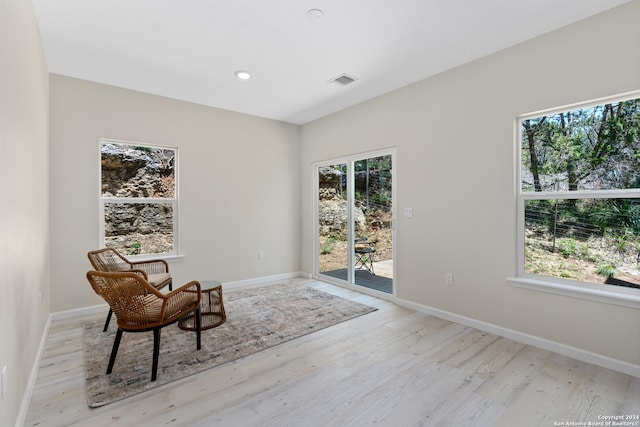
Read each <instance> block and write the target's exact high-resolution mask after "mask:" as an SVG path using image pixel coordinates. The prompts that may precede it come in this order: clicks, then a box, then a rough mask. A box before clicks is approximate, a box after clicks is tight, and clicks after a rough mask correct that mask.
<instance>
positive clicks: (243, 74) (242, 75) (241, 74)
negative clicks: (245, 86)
mask: <svg viewBox="0 0 640 427" xmlns="http://www.w3.org/2000/svg"><path fill="white" fill-rule="evenodd" d="M235 74H236V77H237V78H239V79H240V80H249V79H250V78H251V74H249V72H248V71H243V70H238V71H236V72H235Z"/></svg>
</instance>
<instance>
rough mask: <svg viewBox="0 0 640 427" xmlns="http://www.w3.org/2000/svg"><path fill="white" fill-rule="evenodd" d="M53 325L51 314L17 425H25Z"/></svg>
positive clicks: (19, 412)
mask: <svg viewBox="0 0 640 427" xmlns="http://www.w3.org/2000/svg"><path fill="white" fill-rule="evenodd" d="M50 326H51V316H49V317H48V318H47V323H46V324H45V325H44V330H43V331H42V336H41V337H40V345H38V351H37V352H36V357H35V359H34V362H33V366H32V367H31V373H29V381H27V387H26V388H25V391H24V395H23V396H22V402H20V410H19V411H18V417H17V418H16V424H15V426H16V427H21V426H23V425H24V420H25V419H26V418H27V411H28V410H29V403H30V402H31V395H32V394H33V389H34V388H35V387H36V381H37V380H38V371H39V370H40V359H42V352H43V351H44V346H45V344H46V342H47V336H49V327H50Z"/></svg>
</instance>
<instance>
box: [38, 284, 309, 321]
mask: <svg viewBox="0 0 640 427" xmlns="http://www.w3.org/2000/svg"><path fill="white" fill-rule="evenodd" d="M299 277H304V278H311V276H310V275H309V274H307V273H303V272H293V273H285V274H277V275H274V276H265V277H257V278H255V279H247V280H239V281H236V282H224V283H223V284H222V285H223V289H245V288H254V287H257V286H265V285H273V284H276V283H279V282H282V281H283V280H290V279H296V278H299ZM108 310H109V306H108V305H107V304H98V305H92V306H88V307H81V308H74V309H72V310H65V311H58V312H55V313H52V314H51V316H50V321H54V320H67V319H74V318H77V317H82V316H90V315H93V314H100V313H106V312H107V311H108Z"/></svg>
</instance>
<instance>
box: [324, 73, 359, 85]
mask: <svg viewBox="0 0 640 427" xmlns="http://www.w3.org/2000/svg"><path fill="white" fill-rule="evenodd" d="M355 81H356V79H355V78H353V77H351V76H349V75H347V74H340V75H339V76H338V77H334V78H332V79H331V80H329V83H335V84H337V85H340V86H346V85H348V84H351V83H353V82H355Z"/></svg>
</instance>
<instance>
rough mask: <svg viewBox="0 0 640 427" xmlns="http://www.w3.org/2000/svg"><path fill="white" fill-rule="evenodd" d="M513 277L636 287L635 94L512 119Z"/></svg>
mask: <svg viewBox="0 0 640 427" xmlns="http://www.w3.org/2000/svg"><path fill="white" fill-rule="evenodd" d="M518 128H519V139H520V141H519V142H520V162H519V163H520V185H519V196H518V204H519V220H518V233H519V251H520V256H519V260H518V262H519V266H518V274H519V276H520V277H525V278H526V277H529V278H537V279H541V280H547V281H551V282H556V283H562V284H565V285H570V286H575V287H576V288H580V287H582V288H583V289H584V288H588V289H597V290H599V289H606V290H607V291H612V292H627V293H630V294H631V295H634V294H637V293H638V292H640V291H637V290H640V98H638V94H637V93H636V94H635V97H624V98H616V99H608V100H606V101H603V102H600V103H598V104H596V105H594V104H590V105H583V106H578V107H575V108H573V109H570V110H566V109H565V110H555V111H551V112H547V113H544V114H535V115H530V116H525V117H522V118H520V119H519V120H518Z"/></svg>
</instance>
